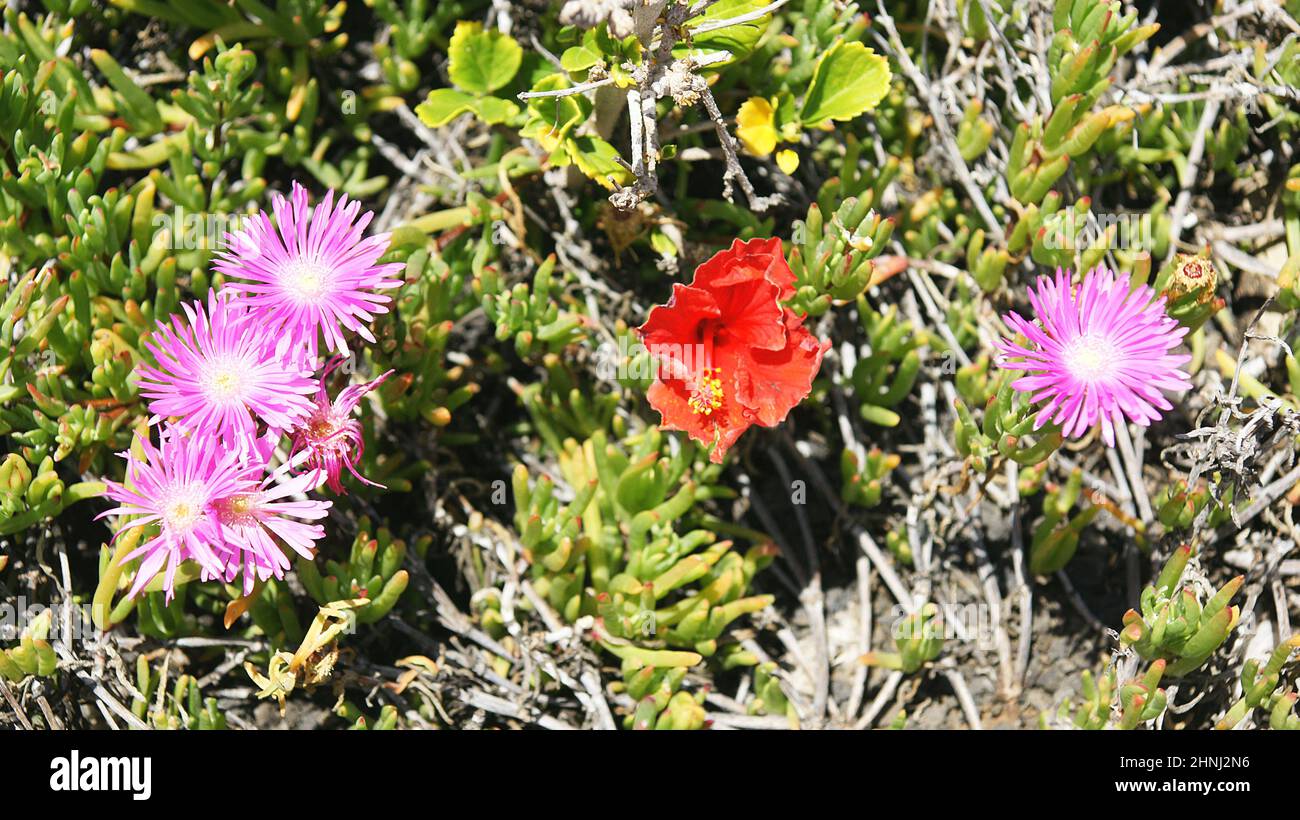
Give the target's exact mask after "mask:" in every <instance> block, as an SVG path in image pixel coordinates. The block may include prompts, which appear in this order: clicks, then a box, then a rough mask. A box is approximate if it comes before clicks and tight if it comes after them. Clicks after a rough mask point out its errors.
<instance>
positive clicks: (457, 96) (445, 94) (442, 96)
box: [415, 88, 475, 128]
mask: <svg viewBox="0 0 1300 820" xmlns="http://www.w3.org/2000/svg"><path fill="white" fill-rule="evenodd" d="M474 103H475V100H474V97H473V96H471V95H469V94H466V93H465V92H464V91H457V90H456V89H454V88H435V89H434V90H433V91H430V92H429V96H428V97H427V98H426V99H425V101H424V102H422V103H420V104H419V105H417V106H416V107H415V113H416V115H418V116H419V118H420V122H422V123H424V124H425V125H427V126H429V127H430V128H437V127H439V126H442V125H446V124H447V123H449V122H451V121H452V120H453V119H455V118H456V117H457V115H459V114H463V113H465V112H466V111H469V110H470V109H471V108H473V107H474Z"/></svg>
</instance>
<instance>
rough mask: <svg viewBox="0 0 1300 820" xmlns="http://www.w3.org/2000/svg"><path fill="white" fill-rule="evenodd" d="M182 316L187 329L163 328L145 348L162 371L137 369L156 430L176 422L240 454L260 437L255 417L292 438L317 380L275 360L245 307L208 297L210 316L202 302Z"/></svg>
mask: <svg viewBox="0 0 1300 820" xmlns="http://www.w3.org/2000/svg"><path fill="white" fill-rule="evenodd" d="M182 309H183V310H184V311H185V319H186V321H182V318H181V317H180V316H176V315H173V316H172V324H171V325H166V324H163V323H161V322H159V323H158V329H157V332H155V333H154V334H153V336H152V337H151V338H149V339H148V340H146V341H145V343H144V346H145V347H146V348H147V349H148V350H149V352H150V353H152V354H153V357H154V359H155V360H156V361H157V362H158V364H157V366H156V367H155V366H153V365H150V364H147V363H145V362H141V363H140V364H139V365H138V366H137V367H136V371H137V373H138V374H139V382H140V392H141V393H143V394H144V395H145V396H146V397H147V398H148V399H149V400H150V401H149V409H150V410H151V411H153V414H154V415H153V419H152V420H151V422H157V421H159V420H161V419H163V418H166V417H170V416H174V417H176V418H177V419H178V422H177V423H178V425H179V426H180V427H181V428H183V429H184V430H186V431H188V432H190V433H193V434H194V435H198V436H203V437H213V438H215V439H216V440H217V441H219V442H220V443H221V444H223V445H224V446H226V447H228V448H230V449H233V450H237V451H239V452H241V453H242V452H247V451H248V450H249V448H250V447H252V445H253V441H254V439H256V438H257V435H258V433H257V425H256V423H255V422H254V419H253V416H256V417H257V418H260V419H261V420H262V421H264V422H266V423H267V425H269V426H270V427H271V428H273V429H276V430H287V429H289V428H290V427H293V426H294V424H295V423H297V422H298V421H299V420H300V419H302V418H304V417H305V416H306V415H307V413H308V412H310V410H311V401H310V400H309V399H308V398H307V396H306V395H305V394H308V393H311V391H312V390H313V389H314V388H315V387H316V383H315V380H314V379H312V378H311V376H310V374H309V373H307V372H304V371H302V370H300V369H299V368H298V366H296V365H293V364H290V363H289V362H288V361H286V360H285V359H284V358H282V357H279V356H277V355H276V354H275V350H274V342H273V341H272V340H270V339H269V338H268V337H267V336H266V335H265V334H264V333H263V332H262V331H261V329H260V328H259V327H258V326H257V324H256V323H255V322H254V321H252V320H251V318H250V317H249V315H248V313H247V312H246V310H245V309H244V308H243V307H241V306H239V305H237V304H234V303H232V301H231V299H230V298H229V297H228V296H226V295H218V294H216V293H215V292H212V291H209V293H208V308H207V311H206V312H205V311H204V309H203V305H202V303H200V302H194V303H193V304H192V305H189V304H186V305H182Z"/></svg>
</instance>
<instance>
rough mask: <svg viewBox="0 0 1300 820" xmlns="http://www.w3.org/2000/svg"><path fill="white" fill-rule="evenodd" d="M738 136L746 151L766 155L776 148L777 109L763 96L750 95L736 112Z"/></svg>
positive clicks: (760, 155)
mask: <svg viewBox="0 0 1300 820" xmlns="http://www.w3.org/2000/svg"><path fill="white" fill-rule="evenodd" d="M736 136H737V137H739V138H740V143H741V144H742V145H743V146H745V151H746V152H748V153H750V154H752V155H753V156H756V157H765V156H767V155H768V154H770V153H772V150H773V149H774V148H776V137H777V134H776V110H775V109H774V108H772V104H771V103H770V102H768V101H767V100H765V99H763V98H762V97H750V98H749V99H748V100H745V102H744V104H743V105H741V106H740V111H738V112H737V113H736Z"/></svg>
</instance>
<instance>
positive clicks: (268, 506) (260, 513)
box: [212, 474, 331, 595]
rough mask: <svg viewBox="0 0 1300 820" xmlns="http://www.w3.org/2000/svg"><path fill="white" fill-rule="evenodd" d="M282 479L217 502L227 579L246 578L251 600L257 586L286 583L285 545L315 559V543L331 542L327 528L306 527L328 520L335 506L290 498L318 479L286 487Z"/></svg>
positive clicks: (271, 479)
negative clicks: (269, 580)
mask: <svg viewBox="0 0 1300 820" xmlns="http://www.w3.org/2000/svg"><path fill="white" fill-rule="evenodd" d="M278 478H279V475H278V474H272V475H269V476H267V477H266V479H265V480H264V481H263V482H262V484H261V485H260V486H256V487H252V488H243V489H241V490H240V491H239V492H236V493H234V494H232V495H228V496H223V497H221V498H217V499H216V500H214V501H213V502H212V511H213V519H214V521H215V523H216V531H217V537H218V538H219V540H220V542H221V546H222V547H223V550H222V552H223V553H224V555H223V556H222V557H223V559H224V562H225V571H224V573H223V576H222V577H223V579H224V580H225V581H227V582H229V581H233V580H234V579H235V577H236V576H238V575H240V574H241V572H242V574H243V576H244V583H243V587H244V594H245V595H248V594H250V593H251V592H252V591H253V584H254V582H255V581H258V580H262V581H265V580H266V579H267V578H269V577H271V576H275V577H276V578H283V577H284V571H285V570H287V569H288V568H289V565H290V564H289V558H288V556H287V555H285V553H284V550H283V549H282V548H281V546H280V544H281V543H283V544H285V545H287V546H288V547H289V548H290V549H292V550H293V551H294V552H296V553H298V554H299V555H301V556H303V557H304V558H308V559H310V558H311V557H312V555H313V554H314V552H313V550H314V545H315V542H316V541H318V540H320V539H321V538H323V537H324V536H325V528H324V527H322V526H321V525H319V524H307V523H304V521H314V520H317V519H320V518H324V517H325V516H326V515H328V514H329V512H328V511H329V508H330V504H331V502H329V501H306V500H304V501H297V500H294V499H292V498H288V496H294V495H299V494H304V493H306V492H307V491H308V490H310V489H311V488H312V485H313V481H312V479H313V478H314V476H313V475H311V474H304V475H300V476H296V477H291V478H288V479H287V480H285V481H278ZM295 519H302V520H295ZM277 539H278V540H277Z"/></svg>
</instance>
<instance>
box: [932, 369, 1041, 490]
mask: <svg viewBox="0 0 1300 820" xmlns="http://www.w3.org/2000/svg"><path fill="white" fill-rule="evenodd" d="M1014 378H1015V376H1014V374H1011V373H1010V372H1009V371H1001V372H1000V373H999V374H998V376H997V377H996V378H995V379H994V380H992V382H991V384H990V385H989V387H990V388H992V391H991V396H990V398H989V399H988V405H987V406H986V407H985V408H984V419H983V421H982V422H976V420H975V416H974V414H973V413H972V412H971V411H970V409H969V408H968V407H967V405H966V402H965V401H964V400H962V399H960V398H959V399H957V400H956V401H955V403H954V407H955V409H956V411H957V419H956V422H955V425H954V427H955V431H954V436H955V438H956V445H957V452H958V453H959V454H960V455H962V456H963V457H964V458H965V459H966V461H967V463H968V464H969V465H970V466H971V467H972V468H974V469H975V471H976V472H978V473H980V474H985V475H986V474H988V473H990V472H992V470H993V466H994V464H995V460H997V461H1000V460H1001V459H1006V458H1009V459H1011V460H1012V461H1014V462H1016V463H1017V464H1019V465H1021V466H1023V467H1028V466H1032V465H1035V464H1040V463H1042V462H1043V461H1044V460H1046V459H1047V458H1048V456H1050V455H1051V454H1052V453H1053V452H1055V451H1056V449H1057V448H1058V447H1060V446H1061V442H1062V440H1063V438H1062V436H1061V431H1060V428H1059V426H1057V425H1056V424H1053V423H1048V424H1046V425H1043V426H1042V427H1041V428H1037V429H1036V427H1035V418H1036V417H1037V410H1036V409H1035V408H1034V407H1033V406H1032V405H1031V404H1030V402H1029V398H1028V396H1026V395H1025V394H1024V393H1021V392H1018V391H1016V390H1015V389H1014V388H1012V387H1011V382H1012V381H1013V380H1014Z"/></svg>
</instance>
